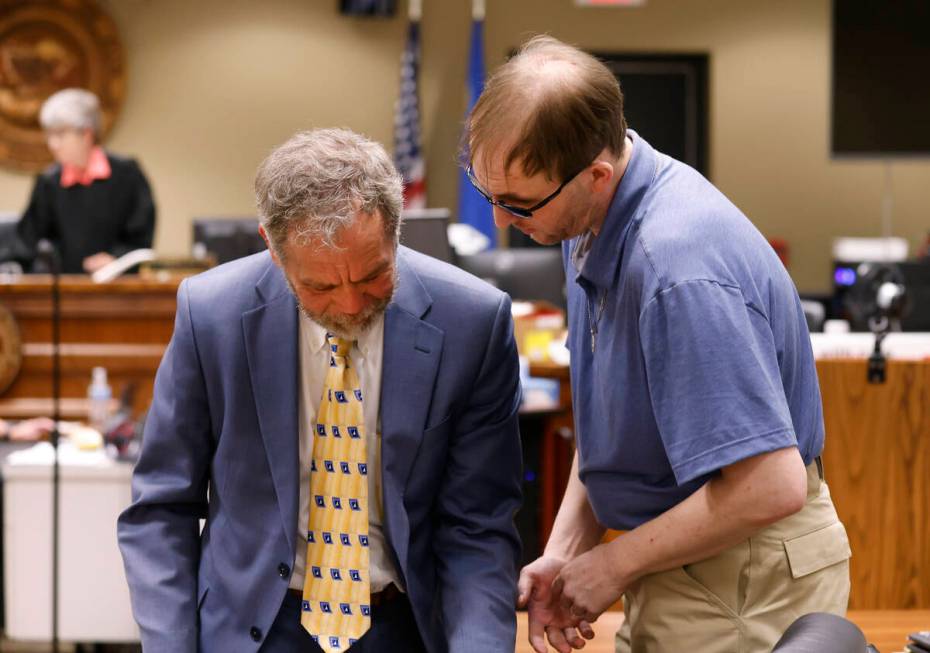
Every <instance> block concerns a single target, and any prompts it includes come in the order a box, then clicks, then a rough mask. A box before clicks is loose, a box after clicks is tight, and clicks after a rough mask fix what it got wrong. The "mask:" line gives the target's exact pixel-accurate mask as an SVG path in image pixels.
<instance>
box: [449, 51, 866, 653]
mask: <svg viewBox="0 0 930 653" xmlns="http://www.w3.org/2000/svg"><path fill="white" fill-rule="evenodd" d="M466 127H467V133H466V140H465V144H466V148H465V149H466V152H467V158H468V161H469V164H470V165H469V168H468V172H469V175H470V177H471V179H472V183H473V184H474V185H475V186H476V187H477V188H478V189H479V190H480V191H481V192H482V193H483V194H484V195H485V197H486V198H487V199H488V200H489V201H490V202H491V203H492V204H493V205H494V216H495V221H496V223H497V224H498V226H507V225H510V226H513V227H515V228H517V229H519V230H520V231H522V232H524V233H526V234H528V235H529V236H530V237H532V238H533V239H534V240H536V241H537V242H540V243H544V244H555V243H557V242H560V241H561V242H562V248H563V254H564V260H565V271H566V278H567V282H568V318H569V342H568V345H569V349H570V350H571V379H572V397H573V404H574V412H575V422H576V437H577V451H576V455H575V461H574V465H573V472H572V475H571V478H570V480H569V483H568V488H567V490H566V493H565V498H564V499H563V502H562V506H561V508H560V510H559V514H558V516H557V518H556V522H555V525H554V527H553V531H552V535H551V537H550V539H549V542H548V543H547V545H546V549H545V552H544V554H543V556H542V557H540V558H539V559H538V560H536V561H535V562H533V563H532V564H530V565H528V566H527V567H526V568H524V570H523V572H522V574H521V577H520V588H519V589H520V603H521V604H522V605H526V606H527V607H528V609H529V622H530V628H529V630H530V643H531V644H532V645H533V648H534V649H535V650H537V651H539V652H540V653H543V652H544V651H545V650H546V643H545V640H546V639H548V640H549V643H550V644H551V645H553V646H555V647H556V648H557V649H558V650H559V651H563V652H565V653H567V652H568V651H570V650H571V649H572V648H580V647H581V646H582V645H583V644H584V642H583V639H582V637H590V636H591V634H592V631H591V627H590V623H592V622H593V621H594V620H596V619H597V617H598V616H599V615H600V614H601V613H602V612H603V611H604V610H606V609H607V608H608V607H609V606H610V605H611V604H612V603H614V602H615V601H616V600H618V599H619V598H620V597H621V596H623V598H624V606H625V611H626V617H627V618H626V620H625V622H624V627H623V629H621V632H620V633H618V637H617V651H618V652H629V651H631V650H632V651H636V652H637V653H653V652H657V651H668V650H678V649H683V650H684V649H687V650H695V651H701V653H715V652H718V651H719V652H720V653H724V652H726V653H733V652H737V651H738V652H742V653H746V652H749V653H755V652H763V651H764V652H766V653H767V652H768V651H770V650H771V648H772V646H773V645H774V643H775V642H776V641H777V639H778V638H779V637H780V635H781V634H782V632H783V631H784V630H785V629H786V628H787V626H788V625H790V623H791V622H792V621H794V620H795V619H796V618H797V617H798V616H800V615H802V614H805V613H808V612H814V611H827V612H834V613H838V614H843V613H845V610H846V604H847V599H848V595H849V563H848V559H849V556H850V550H849V544H848V539H847V537H846V532H845V529H844V528H843V525H842V524H841V523H840V522H839V520H838V519H837V516H836V511H835V510H834V507H833V503H832V501H831V499H830V495H829V491H828V489H827V486H826V484H825V483H824V482H823V470H822V465H821V463H820V458H819V456H820V453H821V451H822V449H823V441H824V431H823V416H822V413H821V400H820V390H819V387H818V383H817V376H816V369H815V367H814V360H813V355H812V352H811V346H810V339H809V335H808V332H807V327H806V324H805V320H804V314H803V311H802V309H801V306H800V302H799V300H798V296H797V292H796V290H795V288H794V285H793V284H792V282H791V279H790V278H789V276H788V274H787V272H786V271H785V269H784V267H783V266H782V265H781V263H780V262H779V260H778V258H777V257H776V255H775V253H774V252H773V251H772V249H771V247H770V246H769V245H768V243H767V242H766V241H765V239H764V238H763V237H762V235H761V234H760V233H759V232H758V231H757V230H756V229H755V227H754V226H753V225H752V224H751V223H750V222H749V220H748V219H747V218H746V217H745V216H744V215H743V214H742V213H741V212H740V211H739V209H737V208H736V207H735V206H734V205H733V204H732V203H730V202H729V201H728V200H727V199H726V197H724V196H723V195H722V194H721V193H720V192H719V191H718V190H717V189H716V188H714V187H713V186H712V185H711V184H710V183H709V182H708V181H707V180H706V179H704V178H703V177H702V176H701V175H699V174H698V173H697V172H695V171H694V170H692V169H691V168H689V167H688V166H686V165H684V164H682V163H680V162H678V161H675V160H674V159H671V158H670V157H668V156H666V155H664V154H662V153H660V152H657V151H656V150H654V149H653V148H652V147H650V145H649V143H647V142H646V141H645V140H643V139H642V138H641V137H639V136H638V135H637V134H636V133H635V132H633V131H632V130H627V129H626V123H625V120H624V118H623V96H622V94H621V92H620V87H619V85H618V83H617V81H616V79H615V78H614V76H613V74H612V73H611V72H610V71H609V70H608V69H607V68H606V67H605V66H603V65H602V64H601V63H599V62H598V61H597V60H595V59H594V58H592V57H590V56H589V55H587V54H585V53H583V52H581V51H579V50H577V49H575V48H573V47H570V46H568V45H565V44H563V43H560V42H559V41H557V40H555V39H552V38H550V37H536V38H534V39H532V40H531V41H529V42H528V43H527V44H526V45H525V46H524V47H523V48H522V50H521V52H520V53H519V54H518V55H517V56H516V57H514V58H513V59H511V60H510V61H509V62H508V63H507V64H505V65H504V66H503V67H501V68H500V69H499V70H498V71H497V72H496V73H495V74H494V75H493V76H492V77H491V78H490V79H489V80H488V82H487V85H486V87H485V91H484V93H483V94H482V96H481V98H480V99H479V101H478V103H477V104H476V106H475V108H474V110H473V112H472V113H471V115H470V116H469V119H468V121H467V125H466ZM605 528H611V529H617V530H623V531H627V532H626V533H625V534H623V535H621V536H620V537H619V538H617V539H615V540H613V541H612V542H610V543H607V544H601V543H600V542H601V537H602V535H603V533H604V530H605Z"/></svg>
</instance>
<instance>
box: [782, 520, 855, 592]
mask: <svg viewBox="0 0 930 653" xmlns="http://www.w3.org/2000/svg"><path fill="white" fill-rule="evenodd" d="M785 554H786V555H787V556H788V565H789V567H790V568H791V576H792V578H794V579H795V580H797V579H798V578H803V577H804V576H807V575H809V574H813V573H815V572H818V571H820V570H821V569H826V568H827V567H829V566H831V565H835V564H837V563H838V562H843V561H845V560H849V558H850V557H851V556H852V550H851V549H850V548H849V538H848V536H847V535H846V528H845V527H844V526H843V524H842V523H841V522H835V523H833V524H830V525H829V526H824V527H823V528H818V529H817V530H815V531H812V532H810V533H806V534H804V535H799V536H797V537H793V538H790V539H786V540H785Z"/></svg>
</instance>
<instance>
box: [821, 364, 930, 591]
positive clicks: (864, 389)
mask: <svg viewBox="0 0 930 653" xmlns="http://www.w3.org/2000/svg"><path fill="white" fill-rule="evenodd" d="M817 370H818V373H819V375H820V387H821V392H822V393H823V403H824V422H825V424H826V433H827V441H826V447H825V449H824V467H825V474H826V479H827V483H828V484H829V485H830V490H831V492H832V493H833V498H834V503H835V504H836V509H837V512H838V513H839V515H840V519H842V521H843V523H844V524H845V525H846V530H847V532H848V533H849V539H850V545H851V547H852V551H853V558H852V560H851V562H850V567H851V573H852V596H851V598H850V608H855V609H902V608H930V583H928V579H930V361H923V362H920V361H891V362H889V363H888V376H887V381H886V382H885V383H884V384H881V385H870V384H869V383H867V381H866V362H865V361H862V360H824V361H819V362H818V363H817Z"/></svg>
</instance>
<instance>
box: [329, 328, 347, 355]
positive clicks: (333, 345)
mask: <svg viewBox="0 0 930 653" xmlns="http://www.w3.org/2000/svg"><path fill="white" fill-rule="evenodd" d="M326 340H327V341H328V342H329V350H330V351H331V352H333V356H340V357H342V358H345V357H346V356H348V355H349V350H350V349H351V348H352V342H351V341H350V340H346V339H345V338H339V337H337V336H334V335H333V334H331V333H327V334H326Z"/></svg>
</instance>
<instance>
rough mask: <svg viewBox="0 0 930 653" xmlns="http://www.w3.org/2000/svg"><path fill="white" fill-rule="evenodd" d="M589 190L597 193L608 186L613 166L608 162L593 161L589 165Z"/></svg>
mask: <svg viewBox="0 0 930 653" xmlns="http://www.w3.org/2000/svg"><path fill="white" fill-rule="evenodd" d="M591 176H592V180H591V190H592V191H593V192H595V193H599V192H601V191H602V190H604V189H605V188H607V186H609V185H610V180H611V179H613V176H614V164H612V163H611V162H610V161H603V160H599V161H595V162H594V163H593V164H591Z"/></svg>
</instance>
